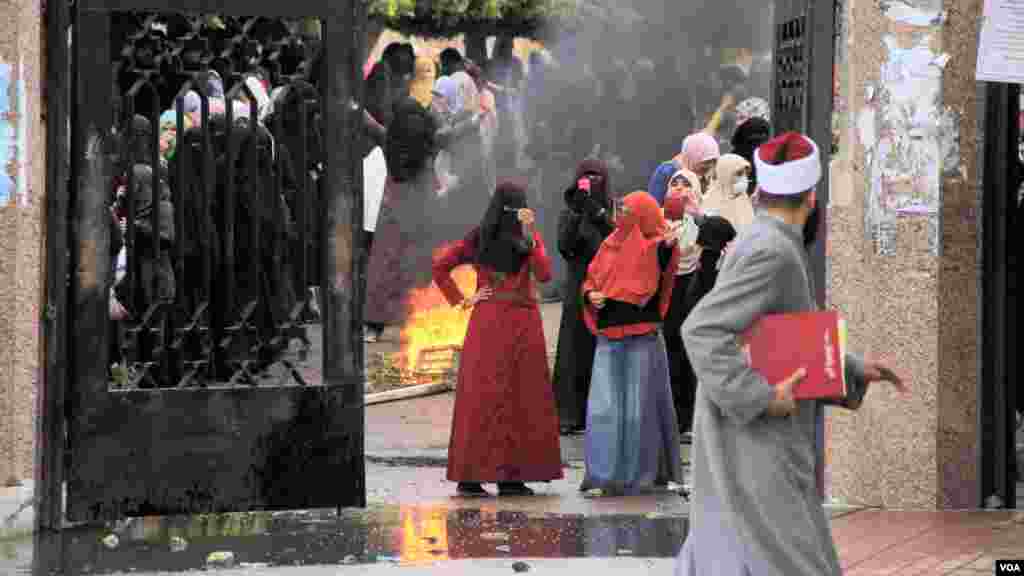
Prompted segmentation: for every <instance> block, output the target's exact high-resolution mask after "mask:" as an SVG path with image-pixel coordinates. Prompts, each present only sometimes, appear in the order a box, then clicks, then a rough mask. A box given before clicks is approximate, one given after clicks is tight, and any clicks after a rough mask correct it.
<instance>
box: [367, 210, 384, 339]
mask: <svg viewBox="0 0 1024 576" xmlns="http://www.w3.org/2000/svg"><path fill="white" fill-rule="evenodd" d="M372 248H373V232H370V231H369V230H363V253H364V254H366V259H365V260H364V261H363V262H364V264H363V278H364V279H365V278H366V274H367V269H368V268H369V267H370V254H371V253H372V252H371V249H372ZM364 283H365V280H364ZM363 290H364V293H365V290H366V286H365V285H364V286H363ZM364 324H365V325H366V327H367V328H369V329H371V330H374V331H375V332H383V331H384V325H383V324H377V323H374V322H364Z"/></svg>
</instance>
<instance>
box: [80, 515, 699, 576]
mask: <svg viewBox="0 0 1024 576" xmlns="http://www.w3.org/2000/svg"><path fill="white" fill-rule="evenodd" d="M685 532H686V519H685V518H682V517H655V518H651V517H645V516H601V517H583V516H563V515H549V514H537V513H528V512H521V511H515V512H513V511H497V510H479V509H464V508H462V509H451V508H446V507H417V506H375V507H372V508H369V509H366V510H346V511H343V512H342V513H341V514H337V513H335V512H334V511H331V510H313V511H303V512H282V513H267V512H258V513H244V514H220V515H207V516H192V517H157V518H137V519H131V520H127V521H123V522H119V523H116V524H112V525H110V526H108V527H107V528H105V529H99V528H95V527H93V528H76V529H69V530H67V531H66V532H65V533H64V535H63V540H64V546H65V558H66V559H67V562H66V564H65V565H66V566H68V567H70V568H71V570H70V571H69V572H68V574H109V573H114V572H145V571H162V572H177V571H187V570H197V569H203V568H204V567H206V561H207V558H208V557H209V556H210V554H212V553H215V552H224V551H229V552H231V553H232V554H233V556H234V559H235V563H236V565H239V566H245V565H247V564H249V565H258V566H297V565H306V566H309V565H332V564H334V565H337V564H344V563H352V562H353V561H354V562H356V563H374V562H387V563H395V564H401V565H422V564H429V563H432V562H436V561H439V560H447V559H462V558H502V557H530V558H572V557H611V556H637V557H671V556H674V555H675V554H676V552H677V551H678V550H679V547H680V546H681V545H682V541H683V537H684V535H685ZM111 534H115V535H116V536H117V539H116V543H115V542H114V539H111V538H108V537H109V536H110V535H111Z"/></svg>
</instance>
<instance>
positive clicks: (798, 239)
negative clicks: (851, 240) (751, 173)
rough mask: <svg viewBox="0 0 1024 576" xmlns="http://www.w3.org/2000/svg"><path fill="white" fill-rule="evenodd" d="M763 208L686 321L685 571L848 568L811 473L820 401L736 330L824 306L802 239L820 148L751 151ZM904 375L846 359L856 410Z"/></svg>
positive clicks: (747, 575)
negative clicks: (799, 390) (690, 375)
mask: <svg viewBox="0 0 1024 576" xmlns="http://www.w3.org/2000/svg"><path fill="white" fill-rule="evenodd" d="M755 161H756V162H757V171H758V186H759V189H760V196H759V205H760V210H759V213H758V215H757V217H756V219H755V221H754V222H753V223H752V224H751V225H750V226H749V227H748V228H747V229H745V230H744V231H743V233H742V234H741V236H740V237H739V238H737V239H736V241H735V244H734V246H733V247H732V248H731V249H730V250H729V252H728V254H727V255H726V256H724V260H723V262H722V265H721V271H720V273H719V276H718V279H717V281H716V284H715V287H714V288H713V289H712V291H711V292H710V293H708V294H707V295H706V296H705V297H704V298H703V299H702V300H701V301H700V303H699V304H698V305H697V307H696V308H695V309H694V310H693V312H692V313H691V314H690V316H689V318H688V319H687V321H686V322H685V324H684V325H683V339H684V342H685V345H686V350H687V352H688V353H689V356H690V359H691V361H692V363H693V367H694V370H695V372H696V374H697V378H698V381H699V385H698V388H697V402H696V409H695V419H694V425H693V431H694V445H693V451H692V454H693V456H692V457H693V486H692V489H693V492H692V504H691V512H690V532H689V534H688V536H687V539H686V542H685V543H684V545H683V549H682V550H681V551H680V553H679V557H678V558H677V563H676V575H677V576H705V575H715V576H830V575H837V574H841V568H840V565H839V559H838V557H837V555H836V549H835V545H834V543H833V541H832V535H831V531H830V529H829V523H828V519H827V518H826V515H825V510H824V508H823V506H822V503H821V498H820V495H819V493H818V489H817V485H816V481H815V480H816V476H815V412H816V410H817V409H818V402H819V401H816V400H801V401H794V400H793V393H792V389H793V385H794V384H795V383H796V382H798V381H799V380H800V379H801V378H802V377H803V375H804V373H805V371H804V370H803V369H801V370H798V371H797V372H796V373H794V374H793V375H792V376H791V377H790V378H787V379H786V381H784V382H778V383H777V382H767V381H766V380H765V379H764V378H763V377H762V376H761V375H760V374H759V373H757V372H755V371H754V370H753V369H752V368H751V367H750V364H749V362H748V360H747V358H746V356H745V355H744V353H743V351H742V349H741V346H740V344H739V342H738V337H739V335H740V334H741V333H743V332H744V331H745V330H746V329H747V328H749V327H750V326H751V325H753V324H754V323H755V322H756V321H757V320H758V318H760V317H761V316H762V315H765V314H779V313H795V312H806V311H810V310H814V309H816V307H817V306H816V304H815V301H814V296H813V295H814V290H813V289H812V286H811V275H810V273H809V270H808V260H807V250H806V246H807V245H808V244H810V243H812V242H813V231H814V230H816V229H817V216H816V214H817V210H816V201H815V195H814V187H815V186H816V185H817V183H818V181H819V180H820V178H821V172H822V170H821V160H820V158H819V155H818V149H817V146H815V145H814V143H813V142H812V141H811V140H810V139H809V138H806V137H805V136H802V135H799V134H796V133H788V134H783V135H782V136H779V137H777V138H775V139H773V140H770V141H768V142H766V143H765V144H764V145H762V146H761V147H760V148H758V150H757V152H756V153H755ZM882 380H885V381H889V382H891V383H893V384H894V385H895V386H896V387H897V388H898V389H899V390H900V391H901V392H905V388H904V387H903V384H902V382H901V380H900V379H899V378H898V377H897V376H896V375H895V374H893V372H892V371H891V370H889V369H888V368H886V367H885V366H884V365H882V364H878V363H875V362H865V361H863V360H861V359H860V358H857V357H854V356H847V358H846V382H847V391H848V394H847V397H846V398H842V399H836V400H833V401H830V402H827V403H829V404H833V405H839V406H843V407H846V408H849V409H856V408H857V407H859V406H860V404H861V401H862V400H863V398H864V394H865V392H866V390H867V386H868V384H870V383H871V382H874V381H882Z"/></svg>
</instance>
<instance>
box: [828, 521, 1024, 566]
mask: <svg viewBox="0 0 1024 576" xmlns="http://www.w3.org/2000/svg"><path fill="white" fill-rule="evenodd" d="M832 530H833V534H834V536H835V540H836V545H837V546H838V548H839V556H840V559H841V561H842V563H843V568H844V571H845V574H847V576H868V575H876V574H887V575H891V576H895V575H899V576H910V575H918V574H919V575H925V574H927V575H932V574H945V575H953V576H957V575H975V576H976V575H978V574H992V573H993V566H994V562H995V560H996V559H1022V558H1024V513H1012V512H962V513H951V512H894V511H884V512H883V511H876V510H866V511H862V512H858V513H855V514H851V515H848V516H844V517H842V518H837V519H835V520H833V522H832Z"/></svg>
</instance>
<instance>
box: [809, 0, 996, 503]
mask: <svg viewBox="0 0 1024 576" xmlns="http://www.w3.org/2000/svg"><path fill="white" fill-rule="evenodd" d="M981 6H982V0H945V1H943V0H917V1H915V2H908V3H895V2H894V3H879V2H875V1H873V0H847V6H846V18H847V23H846V24H847V27H848V28H847V30H848V31H847V34H848V36H847V38H846V41H847V42H848V47H852V46H856V49H849V50H848V54H849V57H848V58H846V59H844V60H843V61H841V62H839V63H838V66H837V74H838V76H839V82H840V93H841V94H842V98H841V100H842V101H843V102H844V105H845V109H844V110H841V114H840V116H839V118H840V122H839V132H840V154H839V157H838V158H834V159H833V163H832V171H831V172H832V174H831V176H832V182H833V193H832V202H831V206H830V210H829V214H828V218H829V243H830V246H829V251H830V256H829V261H830V266H829V299H830V305H831V306H833V307H835V308H837V309H839V310H841V311H843V312H844V313H845V314H846V315H847V317H848V319H849V321H850V342H851V347H852V348H853V349H854V350H855V351H857V352H862V353H866V354H867V355H869V356H871V355H873V356H875V357H880V358H884V359H886V360H888V361H889V362H891V363H892V364H894V365H895V366H896V367H898V368H899V369H900V370H901V371H902V373H903V374H905V375H906V376H908V377H910V379H911V381H910V384H911V387H912V389H913V392H912V395H911V397H909V398H906V399H904V398H900V397H899V396H898V395H897V394H896V393H895V392H894V391H892V389H891V388H890V387H887V386H880V387H878V388H877V389H875V390H873V391H872V392H871V393H870V394H869V397H868V401H867V402H866V403H865V405H864V407H863V408H862V409H861V410H860V411H859V412H857V413H848V412H844V411H841V410H834V411H832V412H831V413H830V415H829V422H828V427H829V431H830V438H829V460H830V464H829V465H830V469H829V492H830V495H831V496H833V497H835V498H837V499H839V500H841V501H846V502H849V503H853V504H865V505H871V506H885V507H891V508H936V507H938V508H964V507H975V506H977V505H978V504H979V503H980V488H979V477H980V476H979V472H978V467H977V465H978V452H977V450H978V448H977V441H976V438H977V436H976V433H977V409H978V348H977V341H978V324H977V315H978V313H979V310H978V302H979V301H978V289H977V288H978V277H979V276H978V275H979V273H980V261H979V257H978V248H977V247H978V244H977V240H978V238H977V235H978V220H977V215H978V214H980V210H979V206H978V198H979V193H978V192H979V191H978V186H977V185H978V182H980V178H979V177H978V170H979V169H980V166H978V164H977V150H976V137H975V136H976V134H977V130H978V123H979V122H980V121H981V118H979V117H978V114H977V110H978V107H977V103H976V100H975V99H976V94H977V91H976V89H975V83H974V80H973V78H974V66H975V59H976V50H977V19H978V17H979V16H980V12H981Z"/></svg>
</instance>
